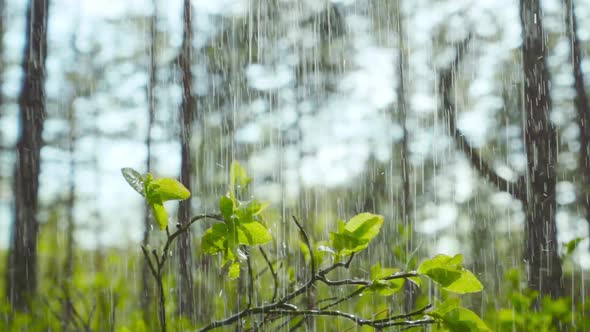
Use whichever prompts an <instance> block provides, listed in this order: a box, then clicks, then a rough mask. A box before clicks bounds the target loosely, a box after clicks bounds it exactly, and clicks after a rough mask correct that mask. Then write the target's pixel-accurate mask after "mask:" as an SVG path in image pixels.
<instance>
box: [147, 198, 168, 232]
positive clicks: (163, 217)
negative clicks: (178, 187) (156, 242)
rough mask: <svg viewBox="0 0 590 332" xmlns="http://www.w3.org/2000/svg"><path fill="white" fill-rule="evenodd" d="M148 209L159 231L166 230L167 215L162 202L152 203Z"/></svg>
mask: <svg viewBox="0 0 590 332" xmlns="http://www.w3.org/2000/svg"><path fill="white" fill-rule="evenodd" d="M150 207H151V208H152V211H153V212H154V218H156V222H157V223H158V226H159V227H160V229H161V230H164V229H166V226H168V213H167V212H166V208H165V207H164V205H163V204H162V202H152V203H150Z"/></svg>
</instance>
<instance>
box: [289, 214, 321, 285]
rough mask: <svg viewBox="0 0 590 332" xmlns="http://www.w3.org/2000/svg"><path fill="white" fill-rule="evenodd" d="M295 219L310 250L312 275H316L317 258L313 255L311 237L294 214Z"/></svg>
mask: <svg viewBox="0 0 590 332" xmlns="http://www.w3.org/2000/svg"><path fill="white" fill-rule="evenodd" d="M293 221H294V222H295V225H297V228H299V231H300V232H301V236H303V241H305V245H306V246H307V249H308V250H309V260H310V262H311V263H310V265H311V275H312V276H315V273H316V267H315V259H314V257H313V248H312V246H311V242H310V241H309V237H308V236H307V233H306V232H305V229H303V227H302V226H301V224H300V223H299V222H298V221H297V218H295V216H293Z"/></svg>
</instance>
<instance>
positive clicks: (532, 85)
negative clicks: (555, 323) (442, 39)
mask: <svg viewBox="0 0 590 332" xmlns="http://www.w3.org/2000/svg"><path fill="white" fill-rule="evenodd" d="M520 12H521V24H522V33H523V42H522V57H523V71H524V93H523V100H524V105H523V106H524V109H523V112H524V113H523V120H524V123H523V136H524V143H525V144H524V145H525V150H526V155H527V170H526V176H524V177H520V178H519V179H518V181H516V182H511V181H507V180H506V179H504V178H502V177H500V176H499V175H498V174H497V173H496V171H495V170H494V169H493V167H491V166H490V165H489V164H488V163H486V161H485V160H484V159H483V158H482V156H481V155H480V154H479V153H478V152H477V150H476V149H474V148H473V147H472V146H471V145H470V143H469V141H467V139H466V138H465V135H464V134H463V133H462V132H461V130H460V129H458V128H457V123H456V121H457V118H456V107H455V105H454V103H453V101H452V99H451V95H450V93H449V92H450V90H451V89H450V87H451V86H452V85H453V82H454V72H455V69H456V68H457V66H458V65H459V63H460V60H461V57H462V54H463V53H464V51H465V49H466V47H467V45H468V43H469V39H467V40H466V41H465V42H463V43H462V44H460V45H458V47H457V48H456V52H457V55H456V57H455V59H454V61H453V64H452V66H451V67H450V68H449V69H448V70H447V71H445V72H443V73H442V74H441V75H440V76H439V83H438V85H439V89H440V90H441V94H442V97H443V103H442V107H443V112H442V113H443V114H444V117H445V121H446V122H447V124H448V126H449V133H450V135H451V136H452V137H453V139H454V140H455V143H456V145H457V146H458V147H459V149H460V150H461V151H463V153H465V155H466V156H467V158H468V160H469V161H470V163H471V166H473V168H474V169H476V170H477V171H478V173H479V174H480V175H481V176H482V177H484V178H485V179H486V180H487V181H488V182H489V183H490V184H491V185H494V186H495V187H496V188H497V189H498V190H503V191H506V192H507V193H509V194H511V195H512V197H513V198H514V199H517V200H520V201H521V202H522V204H523V209H524V212H525V219H526V221H525V251H524V260H525V262H526V264H527V273H528V286H529V288H531V289H534V290H538V291H539V292H540V294H542V295H551V296H553V297H557V296H560V295H562V294H563V280H562V269H561V258H560V257H559V254H558V245H557V227H556V222H555V213H556V208H557V201H556V197H555V194H556V190H555V186H556V183H557V175H556V167H557V133H556V130H555V127H554V125H553V124H552V123H551V120H550V111H551V96H550V94H549V93H550V91H549V71H548V69H547V66H546V63H545V57H546V48H545V38H546V36H545V32H544V28H543V23H542V20H541V17H542V15H541V8H540V5H539V2H538V0H521V2H520Z"/></svg>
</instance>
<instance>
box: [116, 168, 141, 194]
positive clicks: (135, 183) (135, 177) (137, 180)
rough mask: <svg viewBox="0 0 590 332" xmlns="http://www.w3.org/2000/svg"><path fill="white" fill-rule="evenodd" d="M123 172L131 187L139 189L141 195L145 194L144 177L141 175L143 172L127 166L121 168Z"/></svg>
mask: <svg viewBox="0 0 590 332" xmlns="http://www.w3.org/2000/svg"><path fill="white" fill-rule="evenodd" d="M121 174H123V177H124V178H125V180H126V181H127V183H128V184H129V185H130V186H131V188H133V189H134V190H135V191H137V192H138V193H139V194H140V195H141V196H145V192H144V188H143V183H144V178H143V176H141V174H139V172H137V171H136V170H134V169H133V168H130V167H125V168H121Z"/></svg>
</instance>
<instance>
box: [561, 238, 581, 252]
mask: <svg viewBox="0 0 590 332" xmlns="http://www.w3.org/2000/svg"><path fill="white" fill-rule="evenodd" d="M583 240H584V238H583V237H578V238H575V239H573V240H571V241H569V242H567V243H566V244H565V248H566V252H565V254H566V256H569V255H571V254H573V252H574V251H575V250H576V248H578V245H579V244H580V242H582V241H583Z"/></svg>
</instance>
